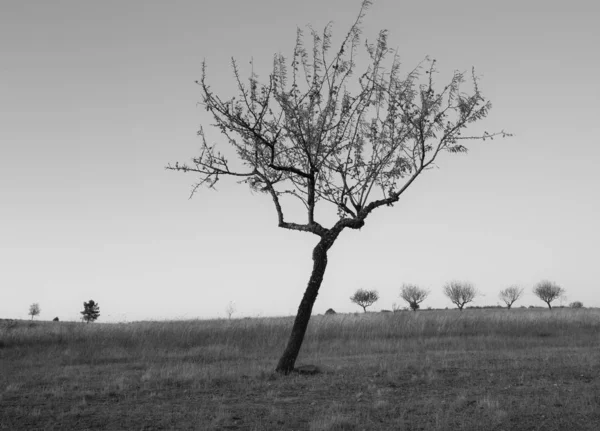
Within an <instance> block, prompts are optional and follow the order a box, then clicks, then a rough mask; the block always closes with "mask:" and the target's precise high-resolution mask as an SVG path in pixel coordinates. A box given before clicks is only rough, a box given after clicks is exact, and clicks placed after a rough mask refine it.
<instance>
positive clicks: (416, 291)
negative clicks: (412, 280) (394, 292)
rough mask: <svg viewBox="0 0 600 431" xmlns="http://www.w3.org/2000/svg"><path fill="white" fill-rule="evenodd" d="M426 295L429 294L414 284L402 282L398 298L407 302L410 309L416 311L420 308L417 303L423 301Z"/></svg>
mask: <svg viewBox="0 0 600 431" xmlns="http://www.w3.org/2000/svg"><path fill="white" fill-rule="evenodd" d="M427 296H429V292H428V291H427V290H425V289H422V288H420V287H419V286H417V285H415V284H403V285H402V289H401V290H400V298H402V299H404V300H405V301H406V302H408V306H409V307H410V309H411V310H412V311H417V310H418V309H419V308H420V305H419V304H420V303H421V302H423V301H425V299H427Z"/></svg>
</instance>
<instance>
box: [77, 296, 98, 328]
mask: <svg viewBox="0 0 600 431" xmlns="http://www.w3.org/2000/svg"><path fill="white" fill-rule="evenodd" d="M81 314H82V319H83V320H84V321H85V322H86V323H90V322H95V321H96V320H97V319H98V317H100V304H97V303H96V302H94V301H93V300H92V299H90V300H89V302H84V303H83V311H81Z"/></svg>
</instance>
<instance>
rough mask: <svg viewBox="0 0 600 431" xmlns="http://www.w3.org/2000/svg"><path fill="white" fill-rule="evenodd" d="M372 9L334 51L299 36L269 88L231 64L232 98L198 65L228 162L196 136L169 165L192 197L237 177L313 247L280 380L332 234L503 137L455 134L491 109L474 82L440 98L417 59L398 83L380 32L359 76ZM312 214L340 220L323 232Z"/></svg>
mask: <svg viewBox="0 0 600 431" xmlns="http://www.w3.org/2000/svg"><path fill="white" fill-rule="evenodd" d="M371 3H372V1H370V0H364V1H363V2H362V6H361V9H360V12H359V14H358V16H357V18H356V20H355V22H354V23H353V24H352V26H351V27H350V30H349V31H348V33H347V34H346V36H345V37H344V38H343V40H342V41H341V45H340V48H339V49H338V50H337V51H334V52H332V50H331V25H327V26H326V27H325V29H324V31H323V32H322V33H317V32H316V31H314V30H312V29H311V36H312V42H313V46H312V49H307V48H306V47H305V45H304V35H303V32H302V30H301V29H298V30H297V37H296V44H295V48H294V50H293V53H292V56H291V58H290V60H291V63H290V65H289V66H290V67H288V61H287V59H286V58H285V57H284V56H283V55H281V54H276V55H275V56H274V58H273V69H272V72H271V74H270V75H269V77H268V79H267V80H266V81H263V82H260V81H259V77H258V76H257V75H256V74H255V73H254V72H253V71H252V72H251V73H250V76H249V79H248V81H245V80H244V79H243V78H242V74H241V71H240V69H239V67H238V64H237V63H236V62H235V60H232V68H233V75H234V77H235V82H236V87H237V92H238V96H237V97H232V98H230V99H228V98H222V97H220V96H218V95H217V94H215V93H214V92H213V90H212V89H211V87H210V86H209V84H208V81H207V69H206V63H204V64H203V66H202V78H201V80H200V81H199V82H197V84H198V85H199V87H200V90H201V93H202V99H203V104H204V107H205V108H206V110H207V111H208V112H209V114H210V115H211V116H212V119H213V121H214V123H213V124H214V125H215V126H216V127H217V128H218V130H219V131H220V132H221V133H222V134H223V135H224V137H225V139H224V141H225V143H226V144H227V146H228V148H229V149H230V150H232V151H230V152H228V154H235V157H234V159H235V160H234V162H230V158H229V157H228V156H226V154H225V153H222V152H220V151H218V149H217V146H216V145H209V143H208V142H207V140H206V136H205V134H204V131H203V129H202V128H201V129H200V131H199V132H198V134H199V136H200V137H201V143H202V148H201V151H200V154H199V155H198V156H197V157H195V158H193V159H192V163H191V164H182V163H179V162H177V163H175V164H174V165H168V166H167V169H171V170H176V171H182V172H193V173H195V174H197V175H198V176H199V178H198V181H197V182H196V183H195V185H194V186H193V188H192V192H191V195H192V196H193V195H194V193H195V192H196V191H197V190H198V188H199V187H201V186H207V187H209V188H214V186H215V184H216V183H217V181H218V180H219V179H221V178H222V177H225V176H230V177H233V178H236V179H238V180H239V182H240V183H245V184H247V185H248V186H249V187H250V189H251V190H253V191H256V192H262V193H265V194H266V195H268V196H270V198H271V199H272V201H273V205H274V208H275V212H276V214H277V220H278V226H279V227H281V228H283V229H291V230H296V231H300V232H308V233H311V234H313V235H315V236H316V237H317V238H318V242H317V244H316V245H315V248H314V249H313V252H312V260H313V267H312V273H311V275H310V278H309V280H308V285H307V288H306V291H305V293H304V296H303V297H302V300H301V301H300V305H299V307H298V313H297V315H296V318H295V320H294V323H293V326H292V329H291V333H290V337H289V340H288V343H287V346H286V347H285V350H284V352H283V354H282V356H281V358H280V359H279V362H278V364H277V368H276V370H277V371H278V372H281V373H285V374H288V373H290V372H291V371H293V369H294V364H295V362H296V358H297V357H298V353H299V352H300V347H301V345H302V341H303V339H304V335H305V332H306V328H307V327H308V322H309V320H310V316H311V313H312V309H313V305H314V303H315V300H316V298H317V294H318V293H319V288H320V286H321V283H322V281H323V275H324V273H325V269H326V267H327V254H328V251H329V249H330V248H331V247H332V245H333V244H334V243H335V241H336V239H337V238H338V236H339V235H340V233H342V231H343V230H344V229H360V228H362V227H363V226H364V224H365V220H366V219H367V217H368V216H369V214H371V213H372V212H373V211H374V210H375V209H377V208H380V207H391V206H393V205H394V203H396V202H397V201H398V200H399V199H400V196H401V195H402V194H403V193H404V191H405V190H406V189H407V188H408V187H409V186H410V185H411V184H412V183H413V182H414V181H415V179H416V178H417V177H418V176H419V175H421V173H423V172H424V171H425V170H427V169H430V168H433V167H434V166H435V165H434V162H435V160H436V158H437V157H438V156H439V155H440V154H441V153H443V152H448V153H465V152H466V151H467V148H466V147H465V145H464V143H465V140H468V139H487V138H493V137H494V136H496V135H501V136H506V134H505V133H504V132H499V133H492V134H490V133H487V132H484V133H482V134H480V135H477V136H464V135H463V132H464V130H465V129H466V127H467V126H468V125H470V124H472V123H474V122H477V121H479V120H481V119H483V118H484V117H486V115H487V114H488V111H489V109H490V108H491V104H490V102H489V101H487V100H486V99H485V98H484V97H483V95H482V93H481V92H480V90H479V82H478V78H477V77H476V75H475V72H474V71H473V72H472V73H471V74H470V79H469V81H471V85H470V89H468V90H463V84H464V83H465V81H466V80H467V78H468V77H469V75H466V74H465V73H464V72H455V73H454V75H453V77H452V79H451V80H450V82H449V83H448V84H447V85H445V86H443V87H441V88H438V87H437V86H436V85H434V75H435V74H436V73H437V69H436V62H435V60H429V59H425V60H424V61H423V62H422V63H421V64H419V65H418V67H416V68H415V69H414V70H412V71H410V72H409V73H408V74H407V75H406V76H404V77H402V76H401V75H400V62H399V59H398V57H397V56H394V55H393V54H392V52H391V50H390V49H389V47H388V33H387V31H385V30H384V31H381V32H379V35H378V37H377V39H376V40H375V43H372V44H365V45H366V53H367V55H368V64H369V65H368V67H365V69H362V70H363V71H362V72H360V73H357V72H358V71H357V68H358V66H357V62H356V58H357V53H358V48H359V47H360V46H361V44H362V42H361V38H360V35H361V26H362V21H363V18H364V16H365V14H366V11H367V9H368V7H369V6H370V5H371ZM390 56H391V58H390ZM388 60H389V61H388ZM386 64H387V65H388V66H386ZM423 72H424V74H423ZM353 78H354V79H353ZM294 201H296V202H298V203H301V205H303V207H304V208H305V210H306V219H305V220H304V221H300V220H295V221H290V220H289V217H290V214H296V213H295V212H292V211H290V203H293V202H294ZM293 209H295V207H293V206H292V210H293ZM317 210H318V211H317ZM327 211H329V212H327ZM317 214H318V215H319V217H323V216H327V217H329V216H332V217H333V218H334V220H336V221H335V222H333V223H332V224H331V225H329V227H328V226H327V225H324V224H321V223H320V222H319V221H318V220H317V216H316V215H317ZM336 214H337V217H336ZM286 215H287V216H288V218H287V219H286Z"/></svg>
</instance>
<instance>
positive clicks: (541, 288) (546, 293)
mask: <svg viewBox="0 0 600 431" xmlns="http://www.w3.org/2000/svg"><path fill="white" fill-rule="evenodd" d="M565 292H566V291H565V289H563V288H562V287H560V286H559V285H558V284H556V283H555V282H553V281H549V280H542V281H540V282H539V283H538V284H536V285H535V286H534V288H533V293H534V294H535V295H536V296H537V297H538V298H540V299H541V300H542V301H544V302H545V303H546V304H548V308H549V309H550V310H552V302H553V301H554V300H555V299H557V298H560V297H561V296H563V295H564V294H565Z"/></svg>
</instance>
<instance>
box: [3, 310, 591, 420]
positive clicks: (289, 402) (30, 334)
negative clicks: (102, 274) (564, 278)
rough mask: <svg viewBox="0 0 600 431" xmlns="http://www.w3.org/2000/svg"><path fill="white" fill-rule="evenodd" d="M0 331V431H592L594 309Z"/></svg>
mask: <svg viewBox="0 0 600 431" xmlns="http://www.w3.org/2000/svg"><path fill="white" fill-rule="evenodd" d="M291 322H292V318H257V319H234V320H207V321H173V322H138V323H121V324H102V323H93V324H83V323H74V322H27V321H12V322H11V321H0V429H7V430H36V429H43V430H45V429H48V430H85V429H114V430H118V429H123V430H170V429H174V430H179V429H182V430H185V429H198V430H594V431H597V430H600V310H597V309H593V310H592V309H580V310H572V309H554V310H543V309H535V310H529V309H514V310H510V311H508V310H505V309H504V310H465V311H464V312H462V313H461V312H459V311H457V310H447V311H443V310H434V311H420V312H417V313H412V312H398V313H368V314H358V315H352V314H350V315H335V316H314V317H313V319H312V321H311V324H310V327H309V332H308V333H307V337H306V340H305V344H304V346H303V348H302V353H301V357H300V358H299V361H298V363H297V365H302V364H314V365H317V366H318V367H319V368H320V369H321V370H322V372H321V373H319V374H316V375H292V376H287V377H284V376H279V375H277V374H274V373H273V372H272V370H273V369H274V366H275V363H276V361H277V359H278V356H279V354H280V353H281V352H282V350H283V347H284V345H285V342H286V340H287V336H288V332H289V330H290V327H291Z"/></svg>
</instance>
